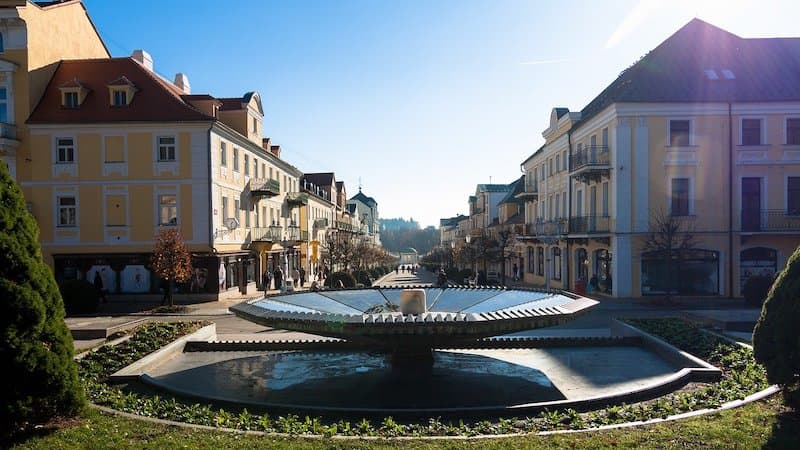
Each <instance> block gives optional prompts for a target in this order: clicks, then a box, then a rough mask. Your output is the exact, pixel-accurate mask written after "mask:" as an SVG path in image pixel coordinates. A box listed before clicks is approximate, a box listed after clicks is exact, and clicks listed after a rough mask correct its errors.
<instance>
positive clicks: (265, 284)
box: [261, 269, 272, 292]
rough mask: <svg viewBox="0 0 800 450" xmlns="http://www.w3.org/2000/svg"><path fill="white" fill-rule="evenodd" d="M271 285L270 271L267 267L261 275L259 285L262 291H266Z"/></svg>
mask: <svg viewBox="0 0 800 450" xmlns="http://www.w3.org/2000/svg"><path fill="white" fill-rule="evenodd" d="M271 286H272V272H270V271H269V269H267V270H265V271H264V275H263V276H262V277H261V287H262V288H263V289H264V292H267V291H268V290H269V288H270V287H271Z"/></svg>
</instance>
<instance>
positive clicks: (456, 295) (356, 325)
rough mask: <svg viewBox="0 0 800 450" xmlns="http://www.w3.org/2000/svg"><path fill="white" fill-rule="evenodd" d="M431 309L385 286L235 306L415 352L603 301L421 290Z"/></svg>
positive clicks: (559, 317)
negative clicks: (407, 308)
mask: <svg viewBox="0 0 800 450" xmlns="http://www.w3.org/2000/svg"><path fill="white" fill-rule="evenodd" d="M419 289H423V290H424V293H425V295H424V298H425V308H424V310H422V309H421V308H418V310H419V311H424V312H419V313H417V314H403V313H402V312H399V310H400V304H401V297H402V296H403V293H404V290H405V289H402V288H390V287H379V288H371V289H345V290H331V291H320V292H301V293H294V294H285V295H274V296H269V297H265V298H263V299H256V300H251V301H248V302H245V303H241V304H238V305H235V306H232V307H231V308H230V310H231V311H232V312H233V313H234V314H236V315H237V316H239V317H241V318H243V319H245V320H248V321H251V322H255V323H258V324H262V325H265V326H269V327H273V328H280V329H285V330H292V331H301V332H305V333H311V334H316V335H320V336H328V337H335V338H340V339H345V340H348V341H351V342H363V343H365V344H366V345H368V346H369V347H370V348H372V349H374V350H388V351H391V352H403V351H405V350H408V351H409V352H411V353H414V352H415V351H417V350H423V351H424V350H425V349H427V350H430V349H433V348H453V346H457V345H458V344H459V343H466V342H474V341H475V340H478V339H481V338H486V337H490V336H497V335H503V334H509V333H514V332H518V331H524V330H530V329H534V328H541V327H547V326H554V325H559V324H561V323H564V322H566V321H569V320H571V319H573V318H574V317H576V316H577V315H578V314H580V313H582V312H585V311H586V310H588V309H590V308H591V307H593V306H594V305H596V304H597V302H596V301H595V300H592V299H588V298H585V297H580V296H577V295H574V294H571V293H568V292H556V291H535V290H520V289H505V288H492V287H486V288H432V287H425V288H419Z"/></svg>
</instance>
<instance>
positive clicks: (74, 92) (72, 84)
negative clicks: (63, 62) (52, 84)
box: [58, 79, 89, 109]
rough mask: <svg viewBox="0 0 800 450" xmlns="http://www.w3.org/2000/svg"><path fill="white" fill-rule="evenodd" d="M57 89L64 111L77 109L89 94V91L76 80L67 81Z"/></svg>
mask: <svg viewBox="0 0 800 450" xmlns="http://www.w3.org/2000/svg"><path fill="white" fill-rule="evenodd" d="M58 89H59V90H60V91H61V106H62V107H63V108H66V109H78V107H79V106H80V105H81V104H82V103H83V101H84V100H85V99H86V95H87V94H89V89H87V88H86V87H85V86H84V85H82V84H81V82H80V81H78V80H77V79H73V80H72V81H67V82H66V83H64V84H62V85H61V86H59V87H58Z"/></svg>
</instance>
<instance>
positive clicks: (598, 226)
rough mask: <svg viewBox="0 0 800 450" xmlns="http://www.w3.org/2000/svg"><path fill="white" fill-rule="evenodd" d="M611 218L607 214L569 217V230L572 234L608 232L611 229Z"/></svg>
mask: <svg viewBox="0 0 800 450" xmlns="http://www.w3.org/2000/svg"><path fill="white" fill-rule="evenodd" d="M610 225H611V220H610V217H608V216H580V217H570V219H569V232H570V233H572V234H595V233H608V232H610V231H611V226H610Z"/></svg>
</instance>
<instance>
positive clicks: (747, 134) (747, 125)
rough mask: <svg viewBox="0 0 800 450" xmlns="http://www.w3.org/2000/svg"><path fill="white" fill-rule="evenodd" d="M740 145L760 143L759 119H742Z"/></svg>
mask: <svg viewBox="0 0 800 450" xmlns="http://www.w3.org/2000/svg"><path fill="white" fill-rule="evenodd" d="M742 145H761V119H742Z"/></svg>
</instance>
